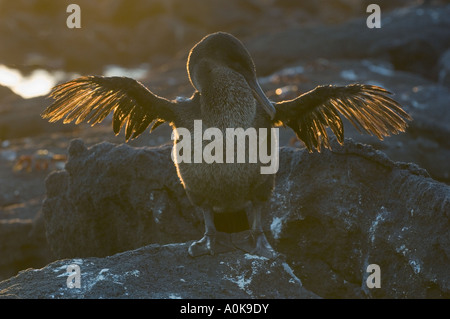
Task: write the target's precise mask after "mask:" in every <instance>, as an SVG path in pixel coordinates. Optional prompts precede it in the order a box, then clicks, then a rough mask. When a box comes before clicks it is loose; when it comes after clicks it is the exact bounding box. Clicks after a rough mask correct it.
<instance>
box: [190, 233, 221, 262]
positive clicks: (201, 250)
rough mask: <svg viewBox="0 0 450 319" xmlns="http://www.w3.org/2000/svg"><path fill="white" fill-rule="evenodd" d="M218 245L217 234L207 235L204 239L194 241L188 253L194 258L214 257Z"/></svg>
mask: <svg viewBox="0 0 450 319" xmlns="http://www.w3.org/2000/svg"><path fill="white" fill-rule="evenodd" d="M215 243H216V234H207V233H205V235H204V236H203V238H202V239H200V240H198V241H194V242H193V243H192V244H191V246H189V249H188V252H189V255H191V256H192V257H198V256H203V255H211V256H214V254H215V251H214V248H215Z"/></svg>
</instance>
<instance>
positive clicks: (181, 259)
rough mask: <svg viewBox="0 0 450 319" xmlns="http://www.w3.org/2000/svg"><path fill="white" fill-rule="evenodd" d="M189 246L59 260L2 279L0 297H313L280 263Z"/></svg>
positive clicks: (151, 248)
mask: <svg viewBox="0 0 450 319" xmlns="http://www.w3.org/2000/svg"><path fill="white" fill-rule="evenodd" d="M188 247H189V246H188V244H170V245H166V246H160V245H150V246H146V247H143V248H139V249H136V250H133V251H127V252H124V253H120V254H116V255H114V256H111V257H108V258H86V259H72V260H70V259H65V260H60V261H57V262H54V263H51V264H50V265H48V266H46V267H45V268H42V269H39V270H27V271H23V272H21V273H19V274H18V275H17V276H16V277H13V278H11V279H9V280H6V281H3V282H2V283H0V297H4V298H157V299H166V298H169V299H179V298H182V299H185V298H195V299H200V298H317V296H315V295H314V294H312V293H310V292H309V291H307V290H305V289H304V288H303V287H302V284H301V282H300V280H299V279H298V278H297V277H296V276H295V275H294V274H293V273H292V270H291V269H290V267H289V265H287V264H286V263H285V262H282V261H276V262H272V261H270V260H268V259H266V258H261V257H258V256H253V255H249V254H246V255H242V254H240V253H237V252H230V253H226V254H222V255H220V256H219V257H217V258H216V257H211V256H204V257H201V258H190V257H189V256H188V254H187V249H188ZM69 265H78V266H79V267H80V268H79V269H80V273H81V279H80V286H81V287H80V288H72V289H70V288H68V287H67V279H68V276H69V275H70V273H69V272H67V267H68V266H69ZM267 282H270V285H267Z"/></svg>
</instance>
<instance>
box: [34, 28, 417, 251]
mask: <svg viewBox="0 0 450 319" xmlns="http://www.w3.org/2000/svg"><path fill="white" fill-rule="evenodd" d="M186 69H187V74H188V77H189V81H190V83H191V84H192V86H193V89H194V92H193V94H192V96H191V97H190V98H184V99H174V100H169V99H166V98H164V97H161V96H158V95H156V94H155V93H153V92H151V91H150V90H149V89H148V88H147V87H146V86H144V85H143V84H142V83H140V82H139V81H137V80H134V79H132V78H128V77H105V76H96V75H95V76H94V75H90V76H82V77H79V78H76V79H74V80H71V81H68V82H65V83H62V84H59V85H57V86H55V87H54V88H53V89H52V91H51V93H50V96H51V97H52V98H53V99H54V101H53V103H52V104H51V105H50V106H48V107H47V108H46V109H45V110H44V112H43V113H42V114H41V116H42V117H43V118H44V119H47V120H48V121H50V122H56V121H59V120H63V122H64V123H72V122H75V124H79V123H81V122H87V123H90V124H91V125H95V124H97V123H100V122H102V121H103V120H104V119H105V118H106V117H107V116H108V115H109V114H110V113H113V118H112V127H113V131H114V133H115V134H116V135H117V134H119V133H120V132H121V130H122V128H123V127H124V132H125V140H126V141H128V140H130V139H134V138H137V137H138V136H139V135H141V134H142V133H143V132H144V131H146V130H147V129H149V130H150V132H152V131H153V130H154V129H155V128H156V127H158V126H159V125H161V124H162V123H165V122H167V123H169V125H170V126H171V128H172V129H173V134H175V138H174V144H173V154H176V152H177V151H179V149H177V147H178V145H179V144H180V143H179V142H180V139H179V138H177V137H176V136H177V132H179V131H180V129H181V128H185V129H187V130H189V131H191V132H192V131H193V130H194V123H195V121H196V120H201V121H202V125H203V128H204V129H207V128H218V129H219V130H221V131H222V132H225V130H226V129H227V128H243V129H248V128H258V129H259V128H266V129H272V128H274V127H279V126H285V127H286V126H288V127H289V128H291V129H292V130H293V131H294V132H295V134H296V136H297V138H298V139H299V140H301V141H302V142H303V143H304V145H305V148H306V149H307V151H308V152H314V151H318V152H320V151H321V149H322V148H326V149H331V146H330V139H331V133H333V134H334V135H335V136H336V139H337V141H338V142H339V143H340V144H343V143H344V125H343V119H347V120H348V121H349V122H350V123H351V124H352V125H353V126H355V127H356V128H357V129H358V131H359V132H361V133H367V134H370V135H375V136H376V137H378V138H379V139H381V140H382V139H383V138H384V137H385V136H389V135H391V134H398V133H400V132H404V131H405V130H406V128H407V126H408V123H407V122H408V121H411V120H412V118H411V116H410V115H409V114H408V113H407V112H406V111H405V110H403V108H402V106H401V105H400V104H399V103H398V102H397V101H395V100H394V99H393V98H392V97H391V96H390V95H391V94H392V93H390V92H389V91H387V90H386V89H384V88H382V87H379V86H375V85H368V84H360V83H354V84H349V85H346V86H335V85H321V86H317V87H316V88H314V89H313V90H311V91H308V92H305V93H303V94H300V95H299V96H298V97H296V98H294V99H292V100H286V101H281V102H272V101H270V100H269V99H268V97H267V96H266V95H265V93H264V91H263V90H262V89H261V86H260V85H259V83H258V78H257V74H256V67H255V63H254V61H253V59H252V57H251V55H250V53H249V51H248V50H247V49H246V47H245V46H244V44H243V43H242V42H241V41H240V40H239V39H238V38H236V37H235V36H233V35H232V34H230V33H227V32H222V31H221V32H215V33H211V34H208V35H206V36H205V37H204V38H202V39H201V40H200V41H199V42H198V43H196V44H195V45H194V46H193V48H192V49H191V50H190V51H189V55H188V58H187V63H186ZM329 131H331V132H329ZM269 139H270V138H269ZM269 139H268V140H269ZM174 165H175V167H176V171H177V175H178V177H179V179H180V182H181V184H182V186H183V187H184V190H185V192H186V195H187V197H188V198H189V200H190V202H191V203H192V205H193V206H194V207H195V209H196V210H197V211H198V212H199V213H200V214H202V215H203V219H204V225H205V232H204V235H203V237H202V238H201V239H199V240H196V241H193V242H192V244H191V245H190V246H189V248H188V253H189V255H190V256H193V257H197V256H202V255H215V254H217V252H218V251H220V249H219V248H218V247H220V245H221V244H223V243H220V242H219V241H220V240H219V238H220V236H219V233H220V231H219V230H218V228H220V227H219V226H217V220H219V219H221V218H224V217H225V216H231V217H230V218H231V219H232V220H233V218H238V217H236V216H242V214H241V215H239V212H241V213H242V212H244V213H245V215H246V216H248V219H245V221H242V220H240V221H238V222H237V223H238V224H240V223H241V222H242V223H245V222H248V225H247V226H248V229H249V234H250V235H249V236H247V237H246V239H245V240H246V244H245V245H242V247H245V249H244V250H246V251H248V252H249V253H252V254H255V255H259V256H264V257H267V258H270V259H273V258H276V257H277V256H279V254H278V253H277V252H276V251H275V250H274V249H273V247H272V245H271V244H270V243H269V241H268V239H267V237H266V235H265V233H264V230H263V224H262V219H263V217H262V211H263V207H264V205H266V204H267V202H268V201H269V200H270V198H271V196H272V193H273V190H274V187H275V176H276V173H273V174H261V172H260V168H261V166H262V163H261V162H260V161H257V162H256V163H250V162H244V163H237V162H233V163H225V162H224V163H205V162H200V163H193V162H191V163H189V162H177V161H174ZM225 219H226V218H225ZM238 219H239V218H238ZM242 223H241V224H242ZM241 226H242V225H241ZM241 226H237V227H238V229H239V227H241Z"/></svg>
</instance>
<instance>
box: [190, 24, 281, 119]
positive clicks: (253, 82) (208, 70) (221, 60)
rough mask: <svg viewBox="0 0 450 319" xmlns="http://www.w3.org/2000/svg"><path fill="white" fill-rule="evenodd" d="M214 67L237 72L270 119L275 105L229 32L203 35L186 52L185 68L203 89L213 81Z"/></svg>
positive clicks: (194, 84)
mask: <svg viewBox="0 0 450 319" xmlns="http://www.w3.org/2000/svg"><path fill="white" fill-rule="evenodd" d="M217 68H222V69H223V68H226V69H227V71H229V72H235V73H238V74H240V75H241V76H242V77H243V78H244V79H245V81H246V82H247V84H248V86H249V87H250V89H251V90H252V93H253V96H254V97H255V98H256V100H258V101H259V103H260V104H261V105H262V107H263V108H264V110H265V111H266V112H267V113H268V114H269V116H270V118H271V119H273V118H274V116H275V108H274V107H273V105H272V103H271V102H270V101H269V99H268V98H267V97H266V95H265V94H264V92H263V91H262V89H261V87H260V85H259V83H258V80H257V78H256V70H255V64H254V62H253V60H252V58H251V57H250V54H249V52H248V51H247V49H246V48H245V47H244V45H243V44H242V42H241V41H239V40H238V39H237V38H236V37H234V36H232V35H231V34H229V33H225V32H217V33H212V34H210V35H207V36H206V37H204V38H203V39H202V40H201V41H200V42H198V43H197V44H196V45H195V46H194V47H193V48H192V50H191V51H190V52H189V57H188V62H187V71H188V74H189V80H190V81H191V83H192V85H193V86H194V87H195V88H196V89H197V90H198V91H199V92H200V93H202V91H203V90H205V89H206V88H207V87H208V86H209V85H211V83H213V82H214V76H215V72H214V70H215V69H217Z"/></svg>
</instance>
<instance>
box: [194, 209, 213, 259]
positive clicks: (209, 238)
mask: <svg viewBox="0 0 450 319" xmlns="http://www.w3.org/2000/svg"><path fill="white" fill-rule="evenodd" d="M202 211H203V218H204V220H205V235H204V236H203V238H202V239H200V240H198V241H195V242H193V243H192V245H191V246H190V247H189V250H188V252H189V255H191V256H192V257H197V256H202V255H208V254H211V255H213V256H214V253H215V251H214V248H215V242H216V234H217V231H216V227H215V226H214V215H213V212H212V211H211V210H210V209H202Z"/></svg>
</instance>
